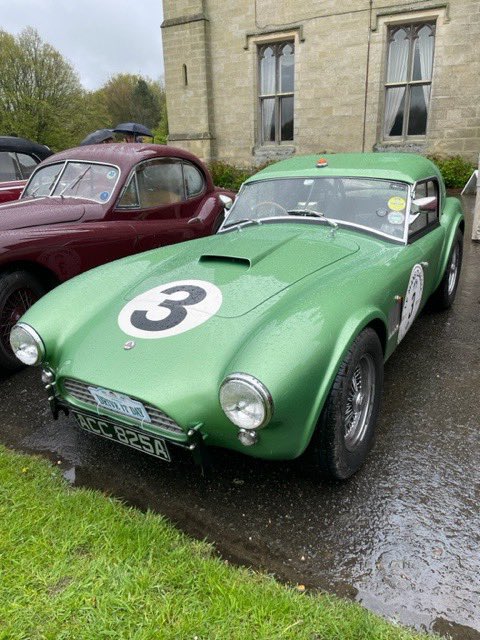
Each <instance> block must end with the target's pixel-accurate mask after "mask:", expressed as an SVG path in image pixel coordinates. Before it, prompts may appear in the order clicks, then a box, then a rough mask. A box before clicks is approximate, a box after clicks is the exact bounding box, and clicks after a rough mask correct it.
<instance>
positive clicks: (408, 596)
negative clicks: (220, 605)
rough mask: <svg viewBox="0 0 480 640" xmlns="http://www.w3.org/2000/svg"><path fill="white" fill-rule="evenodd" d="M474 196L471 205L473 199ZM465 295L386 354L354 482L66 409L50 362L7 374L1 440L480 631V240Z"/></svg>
mask: <svg viewBox="0 0 480 640" xmlns="http://www.w3.org/2000/svg"><path fill="white" fill-rule="evenodd" d="M464 203H465V205H466V208H467V210H468V211H469V214H470V217H471V211H472V208H473V198H471V197H469V198H465V199H464ZM469 238H470V233H469V232H468V233H467V234H466V238H465V256H464V268H463V273H462V279H461V285H460V288H459V291H458V294H457V300H456V303H455V305H454V307H453V308H452V309H451V310H450V311H448V312H445V313H442V314H429V313H423V314H422V315H421V317H420V318H418V319H417V321H416V322H415V324H414V325H413V327H412V329H411V330H410V332H409V333H408V335H407V337H406V338H405V339H404V341H403V343H402V345H401V347H400V348H399V349H398V350H397V352H396V353H395V354H394V355H393V357H392V358H391V359H390V360H389V362H388V363H387V365H386V371H385V392H384V403H383V409H382V412H381V416H380V421H379V424H378V429H377V440H376V445H375V447H374V449H373V451H372V453H371V454H370V456H369V459H368V461H367V465H366V466H365V468H364V469H363V470H361V471H360V472H359V473H358V474H357V475H356V476H354V477H353V478H352V479H351V480H350V481H348V482H346V483H343V484H342V483H338V484H333V485H332V484H328V483H324V482H319V481H317V480H315V479H314V478H311V477H309V476H307V475H306V474H305V473H304V472H303V470H302V468H301V465H299V464H298V463H290V464H285V463H276V464H273V463H265V462H262V461H256V460H252V459H249V458H246V457H243V456H240V455H232V454H231V453H227V452H223V451H215V452H214V456H213V472H212V476H211V477H210V478H209V479H208V480H205V479H203V478H202V477H200V475H199V472H198V470H197V469H196V468H195V467H194V466H193V465H192V464H191V462H190V460H189V458H188V457H187V456H185V455H183V454H182V455H177V456H176V457H175V463H174V464H164V463H161V462H157V461H155V460H154V459H151V458H149V457H148V456H146V455H142V454H140V453H137V452H135V451H132V450H128V449H125V448H123V447H121V446H116V445H114V444H112V443H110V442H108V441H104V440H101V439H99V438H96V437H95V436H90V435H87V434H84V433H79V432H78V431H77V430H76V428H75V427H74V424H73V419H72V418H65V417H62V418H60V419H59V420H58V422H54V421H53V420H52V419H51V417H50V414H49V410H48V408H47V405H46V400H45V392H44V390H43V388H42V385H41V383H40V381H39V379H38V378H39V371H38V370H27V371H23V372H21V373H19V374H17V375H15V376H13V377H11V378H8V379H6V380H4V381H3V382H2V383H1V385H0V398H1V402H0V441H2V442H4V443H6V444H7V445H9V446H12V447H14V448H16V449H19V450H22V451H27V452H35V453H41V454H43V455H45V456H47V457H49V458H50V459H51V460H52V461H54V462H57V461H61V464H62V467H63V469H64V472H65V476H66V477H67V478H68V479H69V481H70V482H72V483H73V484H76V485H84V486H89V487H95V488H98V489H101V490H103V491H106V492H108V493H110V494H112V495H115V496H117V497H120V498H122V499H124V500H126V501H128V502H129V503H130V504H134V505H137V506H139V507H140V508H142V509H146V508H150V509H152V510H155V511H157V512H159V513H162V514H164V515H165V516H167V517H168V518H169V519H171V520H172V521H173V522H174V523H176V524H177V525H178V526H179V527H180V528H181V529H183V530H184V531H186V532H188V533H190V534H192V535H194V536H197V537H200V538H207V539H208V540H210V541H212V542H214V543H215V545H216V547H217V549H218V550H219V552H220V553H222V554H223V555H224V556H225V557H227V558H229V559H231V560H233V561H236V562H239V563H242V564H247V565H250V566H253V567H255V568H262V569H265V570H267V571H269V572H272V573H274V574H275V575H276V576H278V577H279V578H280V579H283V580H286V581H289V582H293V583H301V584H304V585H306V586H307V588H308V587H310V588H319V589H323V590H327V591H330V592H335V593H338V594H340V595H343V596H346V597H350V598H354V599H356V600H357V601H359V602H361V603H363V604H364V605H365V606H366V607H368V608H369V609H371V610H373V611H376V612H379V613H381V614H382V615H384V616H386V617H389V618H393V619H396V620H399V621H400V622H402V623H405V624H408V625H412V626H415V627H417V628H424V629H428V630H435V631H438V632H439V633H444V634H450V635H451V636H452V637H453V638H458V639H461V640H471V639H474V638H475V639H480V464H479V463H480V428H479V427H480V409H479V392H480V349H479V345H480V324H479V317H480V244H472V243H471V242H470V239H469Z"/></svg>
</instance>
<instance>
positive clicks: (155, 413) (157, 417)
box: [62, 378, 184, 435]
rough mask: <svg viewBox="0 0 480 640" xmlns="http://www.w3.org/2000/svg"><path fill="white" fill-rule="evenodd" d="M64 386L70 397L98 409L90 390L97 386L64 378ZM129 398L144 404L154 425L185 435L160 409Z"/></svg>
mask: <svg viewBox="0 0 480 640" xmlns="http://www.w3.org/2000/svg"><path fill="white" fill-rule="evenodd" d="M62 386H63V388H64V389H65V391H66V392H67V393H68V394H69V395H71V396H72V397H73V398H75V399H76V400H80V401H81V402H85V403H86V404H89V405H91V406H92V408H95V409H96V407H97V405H96V403H95V402H94V399H93V397H92V395H91V393H90V391H89V390H88V387H93V386H95V385H90V384H88V383H85V382H81V381H80V380H74V379H73V378H64V380H63V381H62ZM129 397H130V398H131V399H132V400H137V401H138V402H141V403H142V404H143V406H144V407H145V409H146V411H147V413H148V415H149V416H150V420H151V421H152V422H151V424H152V425H155V426H156V427H161V428H162V429H165V430H166V431H171V432H172V433H178V434H182V435H183V434H184V431H183V429H182V428H181V427H179V426H178V424H177V423H176V422H175V420H172V418H170V417H169V416H167V414H166V413H164V412H163V411H162V410H161V409H159V408H158V407H154V406H152V405H150V404H146V403H145V402H143V401H142V400H139V399H138V398H133V397H132V396H129ZM117 415H122V414H117ZM132 420H134V418H132ZM137 422H140V421H139V420H137Z"/></svg>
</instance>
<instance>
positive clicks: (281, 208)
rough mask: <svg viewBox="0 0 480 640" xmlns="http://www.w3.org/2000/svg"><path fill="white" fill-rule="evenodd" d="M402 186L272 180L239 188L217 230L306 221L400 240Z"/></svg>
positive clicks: (374, 182) (360, 181)
mask: <svg viewBox="0 0 480 640" xmlns="http://www.w3.org/2000/svg"><path fill="white" fill-rule="evenodd" d="M407 203H408V185H407V184H405V183H403V182H391V181H388V180H376V179H371V178H343V177H342V178H333V177H325V178H321V177H319V178H275V179H272V180H261V181H260V180H259V181H258V182H251V183H247V184H246V185H244V186H243V187H242V189H241V191H240V193H239V195H238V197H237V199H236V200H235V204H234V206H233V207H232V209H231V210H230V213H229V215H228V217H227V219H226V220H225V223H224V225H223V228H224V229H225V228H228V227H229V226H232V225H235V224H239V223H241V222H242V221H249V220H251V221H255V220H256V221H262V220H267V219H269V218H285V219H289V218H290V219H292V221H294V220H295V219H296V218H299V217H308V218H311V220H312V221H313V220H314V219H316V220H317V221H318V220H322V219H323V221H325V222H328V221H331V222H336V223H337V224H340V225H341V224H342V223H344V225H345V226H351V227H356V228H358V229H359V230H365V231H373V232H375V233H379V234H381V235H385V236H389V237H392V238H395V239H397V240H401V239H403V238H404V232H405V224H406V215H407Z"/></svg>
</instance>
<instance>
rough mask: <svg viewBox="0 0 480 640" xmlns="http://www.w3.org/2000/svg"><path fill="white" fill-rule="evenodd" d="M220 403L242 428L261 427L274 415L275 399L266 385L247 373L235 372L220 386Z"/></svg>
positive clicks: (226, 413) (232, 419)
mask: <svg viewBox="0 0 480 640" xmlns="http://www.w3.org/2000/svg"><path fill="white" fill-rule="evenodd" d="M220 405H221V407H222V409H223V411H224V413H225V415H226V416H227V418H228V419H229V420H230V421H231V422H233V424H234V425H236V426H237V427H239V428H240V429H246V430H250V429H261V428H262V427H265V426H266V425H267V424H268V423H269V421H270V418H271V417H272V413H273V401H272V396H271V395H270V392H269V391H268V389H267V388H266V386H265V385H264V384H263V383H261V382H260V380H257V379H256V378H254V377H253V376H250V375H248V374H246V373H233V374H232V375H229V376H227V377H226V378H225V380H224V381H223V382H222V385H221V387H220Z"/></svg>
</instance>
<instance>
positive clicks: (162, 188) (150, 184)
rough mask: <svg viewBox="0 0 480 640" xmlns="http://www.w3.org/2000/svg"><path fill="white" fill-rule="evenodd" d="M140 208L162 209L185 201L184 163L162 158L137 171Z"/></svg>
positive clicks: (143, 165) (144, 165) (146, 164)
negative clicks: (161, 207)
mask: <svg viewBox="0 0 480 640" xmlns="http://www.w3.org/2000/svg"><path fill="white" fill-rule="evenodd" d="M136 176H137V187H138V197H139V200H140V207H142V209H145V208H149V207H160V206H164V205H168V204H175V203H176V202H181V201H182V200H184V199H185V189H184V182H183V171H182V163H181V161H180V160H176V159H175V158H161V159H158V160H153V161H152V162H148V163H145V164H142V165H141V166H140V167H139V168H138V169H137V173H136Z"/></svg>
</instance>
